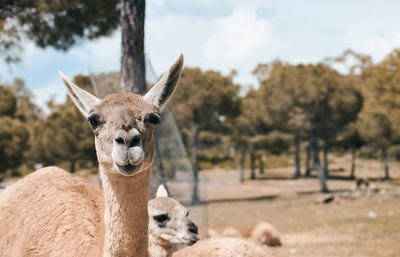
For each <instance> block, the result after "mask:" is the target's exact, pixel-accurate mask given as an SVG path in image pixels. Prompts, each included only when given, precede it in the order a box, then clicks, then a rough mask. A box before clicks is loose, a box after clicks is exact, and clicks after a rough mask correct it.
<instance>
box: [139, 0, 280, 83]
mask: <svg viewBox="0 0 400 257" xmlns="http://www.w3.org/2000/svg"><path fill="white" fill-rule="evenodd" d="M254 8H255V6H254V5H253V4H252V5H247V6H246V5H237V6H235V10H234V12H233V13H232V14H231V15H230V16H228V17H222V18H213V19H210V18H204V17H187V16H177V15H167V16H161V17H157V18H152V19H149V20H148V21H147V23H146V51H147V52H148V53H149V55H150V58H151V60H152V62H153V64H154V66H155V70H156V72H158V73H161V72H163V71H164V70H165V69H166V68H167V67H168V66H169V65H170V64H171V62H172V61H173V60H174V59H175V58H176V56H177V55H178V53H180V52H183V53H184V55H185V65H187V66H196V67H201V68H202V69H216V70H219V71H222V72H224V73H225V74H227V73H229V72H230V70H231V69H236V70H237V71H239V74H238V76H237V79H236V81H237V82H239V83H243V84H248V83H255V82H256V81H255V78H254V77H253V76H252V75H251V71H252V69H254V68H255V66H256V65H257V63H258V62H261V61H263V62H265V61H268V60H271V59H272V56H275V55H273V53H275V52H276V51H277V48H278V47H279V45H281V47H282V45H283V44H282V43H281V42H279V40H278V39H277V37H276V36H275V34H274V29H273V25H272V23H271V22H270V21H268V20H266V19H263V18H261V17H257V15H256V12H255V11H254V10H255V9H254Z"/></svg>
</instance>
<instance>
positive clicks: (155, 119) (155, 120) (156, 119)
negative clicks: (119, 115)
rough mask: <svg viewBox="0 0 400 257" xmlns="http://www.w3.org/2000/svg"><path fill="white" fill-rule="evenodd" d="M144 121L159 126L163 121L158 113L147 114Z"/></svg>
mask: <svg viewBox="0 0 400 257" xmlns="http://www.w3.org/2000/svg"><path fill="white" fill-rule="evenodd" d="M144 121H145V122H146V123H148V124H150V125H152V126H157V125H158V124H160V122H161V117H160V115H159V114H158V113H151V114H149V115H147V116H146V118H145V119H144Z"/></svg>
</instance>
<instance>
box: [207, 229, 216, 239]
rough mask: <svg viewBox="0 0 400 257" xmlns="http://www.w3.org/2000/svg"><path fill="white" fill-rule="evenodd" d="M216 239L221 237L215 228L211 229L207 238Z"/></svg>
mask: <svg viewBox="0 0 400 257" xmlns="http://www.w3.org/2000/svg"><path fill="white" fill-rule="evenodd" d="M214 237H219V233H218V231H216V230H215V229H213V228H209V229H208V230H207V234H206V238H214Z"/></svg>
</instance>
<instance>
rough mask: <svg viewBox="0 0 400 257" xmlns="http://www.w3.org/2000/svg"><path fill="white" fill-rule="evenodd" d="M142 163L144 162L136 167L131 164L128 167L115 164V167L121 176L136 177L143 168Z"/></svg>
mask: <svg viewBox="0 0 400 257" xmlns="http://www.w3.org/2000/svg"><path fill="white" fill-rule="evenodd" d="M142 163H143V162H140V163H138V164H136V165H132V164H129V163H128V164H126V165H118V164H116V163H114V165H115V166H116V168H117V170H118V171H119V173H121V175H124V176H131V175H134V174H135V173H136V172H137V171H138V170H140V168H141V167H142Z"/></svg>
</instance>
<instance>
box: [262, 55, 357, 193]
mask: <svg viewBox="0 0 400 257" xmlns="http://www.w3.org/2000/svg"><path fill="white" fill-rule="evenodd" d="M266 67H268V66H266V65H264V66H261V68H262V69H261V68H258V69H256V72H258V73H259V72H260V71H262V72H264V73H267V74H266V75H264V76H263V77H264V78H265V80H263V81H261V85H260V90H261V94H262V98H263V99H264V100H263V103H264V105H265V108H266V110H267V112H268V113H269V115H270V116H271V119H272V121H273V122H272V123H273V124H274V125H275V126H276V128H277V129H278V130H280V131H283V132H286V133H291V134H293V136H294V145H295V164H296V168H295V177H298V176H299V175H300V170H299V167H300V164H299V155H298V150H299V141H300V138H304V137H308V138H310V140H311V148H312V149H313V150H314V163H315V167H316V168H317V171H318V174H319V178H320V181H321V190H322V191H328V188H327V186H326V183H325V177H326V175H327V170H328V167H327V158H326V156H327V150H328V142H329V141H330V140H333V139H334V138H335V137H336V136H337V135H338V134H339V133H340V132H341V131H342V130H343V128H344V126H345V125H346V124H348V123H349V122H351V121H354V120H355V119H357V115H358V113H359V111H360V110H361V108H362V95H361V92H359V90H358V89H357V88H356V87H355V85H354V84H353V83H352V81H351V80H349V79H348V78H347V77H345V76H343V75H340V74H339V73H338V72H337V71H335V70H333V69H332V68H330V67H328V66H327V65H324V64H322V63H319V64H316V65H313V64H309V65H302V64H300V65H296V66H293V65H290V64H284V63H281V62H279V61H277V62H274V63H273V64H272V65H271V67H270V68H268V69H267V68H266ZM259 76H260V75H259ZM320 139H322V140H324V142H325V144H324V157H325V158H324V160H325V162H324V163H325V164H324V167H325V169H324V170H322V169H321V170H319V168H320V160H319V150H320V146H319V140H320Z"/></svg>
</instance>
